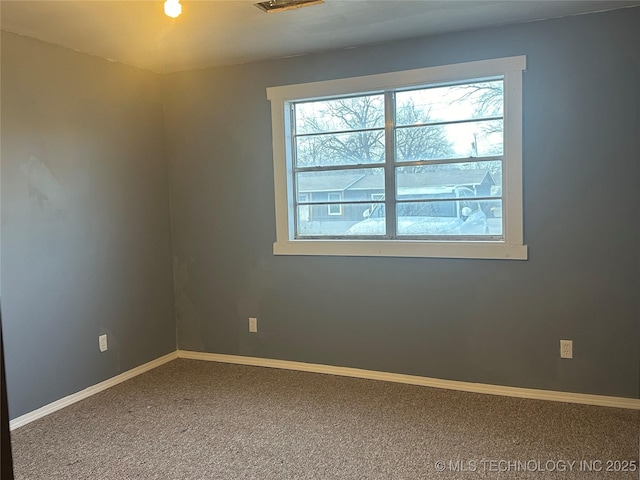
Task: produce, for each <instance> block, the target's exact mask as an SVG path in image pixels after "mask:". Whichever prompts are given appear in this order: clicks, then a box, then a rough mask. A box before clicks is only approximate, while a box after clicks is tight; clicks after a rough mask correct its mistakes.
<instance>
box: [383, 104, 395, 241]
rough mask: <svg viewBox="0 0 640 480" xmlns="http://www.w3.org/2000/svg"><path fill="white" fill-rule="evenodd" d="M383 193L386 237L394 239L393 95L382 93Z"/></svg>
mask: <svg viewBox="0 0 640 480" xmlns="http://www.w3.org/2000/svg"><path fill="white" fill-rule="evenodd" d="M384 140H385V141H384V145H385V166H384V172H385V175H384V193H385V201H384V204H385V219H386V226H387V237H389V238H396V168H395V153H396V152H395V93H394V92H390V91H387V92H385V93H384Z"/></svg>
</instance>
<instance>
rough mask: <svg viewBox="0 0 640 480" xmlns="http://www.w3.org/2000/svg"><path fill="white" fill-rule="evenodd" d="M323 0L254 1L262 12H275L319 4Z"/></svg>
mask: <svg viewBox="0 0 640 480" xmlns="http://www.w3.org/2000/svg"><path fill="white" fill-rule="evenodd" d="M321 3H324V0H268V1H267V2H260V3H254V5H255V6H256V7H258V8H259V9H260V10H262V11H263V12H267V13H276V12H284V11H285V10H293V9H295V8H302V7H310V6H311V5H320V4H321Z"/></svg>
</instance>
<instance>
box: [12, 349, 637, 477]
mask: <svg viewBox="0 0 640 480" xmlns="http://www.w3.org/2000/svg"><path fill="white" fill-rule="evenodd" d="M639 421H640V412H638V411H633V410H622V409H612V408H603V407H591V406H584V405H572V404H563V403H555V402H543V401H536V400H523V399H515V398H506V397H496V396H486V395H480V394H472V393H463V392H454V391H446V390H438V389H432V388H426V387H417V386H410V385H401V384H394V383H387V382H377V381H372V380H360V379H352V378H344V377H334V376H329V375H319V374H312V373H301V372H292V371H285V370H275V369H267V368H258V367H246V366H239V365H227V364H218V363H210V362H199V361H193V360H176V361H173V362H171V363H169V364H166V365H163V366H161V367H159V368H157V369H155V370H153V371H151V372H148V373H145V374H143V375H140V376H138V377H136V378H134V379H132V380H129V381H127V382H124V383H122V384H120V385H117V386H116V387H113V388H111V389H109V390H107V391H104V392H101V393H99V394H97V395H94V396H93V397H91V398H89V399H86V400H83V401H81V402H79V403H76V404H74V405H72V406H70V407H67V408H65V409H63V410H60V411H58V412H55V413H53V414H51V415H49V416H47V417H45V418H43V419H40V420H37V421H35V422H33V423H31V424H28V425H26V426H24V427H22V428H19V429H18V430H15V431H14V432H13V433H12V436H13V449H14V450H13V453H14V459H15V471H16V478H17V479H20V480H39V479H46V480H49V479H61V478H63V479H73V480H80V479H91V480H95V479H98V480H107V479H114V480H115V479H117V480H122V479H172V480H173V479H189V480H191V479H198V480H200V479H202V480H213V479H260V480H263V479H264V480H267V479H274V480H275V479H277V480H284V479H384V480H395V479H442V480H444V479H478V480H480V479H538V480H547V479H555V478H558V479H578V478H587V479H588V478H592V479H611V480H622V479H637V478H639V474H638V471H637V468H638V442H639V430H640V428H639ZM608 462H611V463H608ZM616 462H620V463H616ZM589 469H591V471H588V470H589ZM463 470H465V471H463ZM607 470H611V471H607ZM620 470H627V471H626V472H621V471H620ZM632 470H635V471H632Z"/></svg>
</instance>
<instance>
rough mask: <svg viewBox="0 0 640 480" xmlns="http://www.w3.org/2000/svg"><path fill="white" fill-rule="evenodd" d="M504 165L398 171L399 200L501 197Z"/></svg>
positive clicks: (447, 166) (441, 165) (472, 163)
mask: <svg viewBox="0 0 640 480" xmlns="http://www.w3.org/2000/svg"><path fill="white" fill-rule="evenodd" d="M501 181H502V162H501V161H499V160H497V161H492V162H468V163H452V164H438V165H423V166H418V167H398V168H396V196H397V198H398V200H417V199H436V198H437V199H456V198H470V197H500V196H501V193H502V189H501V185H500V182H501Z"/></svg>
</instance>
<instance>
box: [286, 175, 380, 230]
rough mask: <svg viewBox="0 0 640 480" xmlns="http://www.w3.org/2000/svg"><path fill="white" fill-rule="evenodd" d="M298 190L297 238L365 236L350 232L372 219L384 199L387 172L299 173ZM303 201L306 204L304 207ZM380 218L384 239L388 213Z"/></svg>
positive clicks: (297, 177) (297, 179)
mask: <svg viewBox="0 0 640 480" xmlns="http://www.w3.org/2000/svg"><path fill="white" fill-rule="evenodd" d="M296 186H297V195H298V196H297V198H298V201H299V202H298V205H297V207H296V209H297V234H296V237H297V238H301V237H305V236H352V235H363V234H361V233H357V231H356V232H351V231H350V228H351V227H352V226H354V225H356V224H358V223H360V222H362V221H364V220H366V219H368V218H369V217H371V216H372V212H373V210H374V209H375V207H376V206H377V205H378V204H379V202H380V200H379V199H380V198H384V169H382V168H369V169H365V168H363V169H357V170H340V171H333V172H332V171H325V172H299V173H297V174H296ZM303 198H304V199H306V200H305V201H304V202H305V203H306V204H301V203H303V201H302V199H303ZM332 202H340V203H332ZM353 202H363V203H353ZM376 215H377V216H378V217H382V221H381V222H380V225H381V228H382V231H381V233H380V234H382V235H384V233H385V228H386V227H385V223H384V213H383V212H376ZM367 235H368V234H367Z"/></svg>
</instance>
